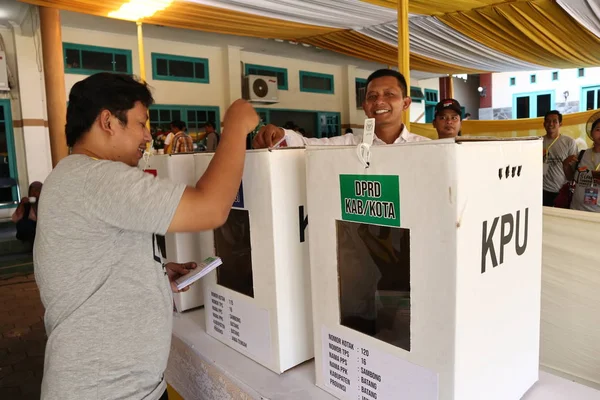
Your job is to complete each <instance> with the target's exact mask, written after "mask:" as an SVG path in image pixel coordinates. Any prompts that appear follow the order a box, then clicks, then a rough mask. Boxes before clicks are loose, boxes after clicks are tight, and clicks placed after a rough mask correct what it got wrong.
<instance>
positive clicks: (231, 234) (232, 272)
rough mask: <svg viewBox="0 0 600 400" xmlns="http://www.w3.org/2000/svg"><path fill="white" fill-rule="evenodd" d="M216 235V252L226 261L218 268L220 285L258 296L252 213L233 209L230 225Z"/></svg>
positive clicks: (220, 229)
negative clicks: (253, 250) (252, 247)
mask: <svg viewBox="0 0 600 400" xmlns="http://www.w3.org/2000/svg"><path fill="white" fill-rule="evenodd" d="M214 234H215V253H216V255H217V256H218V257H221V259H222V260H223V265H221V266H220V267H219V268H217V284H219V285H221V286H224V287H226V288H228V289H231V290H234V291H236V292H238V293H241V294H245V295H246V296H250V297H254V279H253V276H252V249H251V245H250V217H249V214H248V211H247V210H236V209H232V210H231V211H230V212H229V218H227V222H225V224H224V225H223V226H221V227H220V228H217V229H215V231H214Z"/></svg>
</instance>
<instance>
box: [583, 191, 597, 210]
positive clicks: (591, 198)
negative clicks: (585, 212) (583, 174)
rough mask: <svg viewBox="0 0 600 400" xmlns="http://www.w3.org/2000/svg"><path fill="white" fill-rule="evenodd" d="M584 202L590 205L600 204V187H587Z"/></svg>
mask: <svg viewBox="0 0 600 400" xmlns="http://www.w3.org/2000/svg"><path fill="white" fill-rule="evenodd" d="M583 204H586V205H588V206H597V205H598V188H597V187H589V188H587V189H585V194H584V196H583Z"/></svg>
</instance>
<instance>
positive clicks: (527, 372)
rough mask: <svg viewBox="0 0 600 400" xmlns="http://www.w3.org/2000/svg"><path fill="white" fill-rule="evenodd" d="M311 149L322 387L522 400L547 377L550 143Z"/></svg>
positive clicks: (365, 397)
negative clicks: (545, 163) (545, 171)
mask: <svg viewBox="0 0 600 400" xmlns="http://www.w3.org/2000/svg"><path fill="white" fill-rule="evenodd" d="M357 150H358V151H357ZM306 152H307V181H308V182H309V185H308V186H307V192H308V193H307V196H308V199H307V200H308V210H309V218H310V225H309V230H310V237H309V242H310V261H311V272H312V299H313V316H314V318H313V321H314V340H315V365H316V383H317V385H318V386H319V387H321V388H323V389H324V390H326V391H327V392H329V393H331V394H332V395H334V396H336V397H337V398H339V399H349V400H356V399H361V400H372V399H375V400H377V399H399V398H402V399H406V400H481V399H486V400H517V399H520V398H521V397H522V396H523V394H524V393H525V392H526V391H527V390H528V389H529V388H530V387H531V386H532V385H533V384H534V383H535V382H536V381H537V379H538V365H539V340H540V339H539V337H540V290H541V244H542V205H541V204H542V157H541V154H542V143H541V141H540V140H537V139H527V140H525V139H522V140H495V139H490V140H484V139H478V140H467V139H462V140H461V139H460V138H459V139H457V141H456V142H455V141H454V139H452V140H439V141H427V142H419V143H410V144H402V145H389V146H373V147H370V149H364V148H363V149H362V150H361V149H360V148H359V149H357V148H356V147H354V146H352V147H350V146H347V147H332V146H327V147H325V146H323V147H308V148H307V150H306Z"/></svg>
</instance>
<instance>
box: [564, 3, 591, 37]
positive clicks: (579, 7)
mask: <svg viewBox="0 0 600 400" xmlns="http://www.w3.org/2000/svg"><path fill="white" fill-rule="evenodd" d="M556 2H557V3H558V4H559V5H560V6H561V7H562V8H564V9H565V10H566V11H567V12H568V13H569V14H570V15H571V16H572V17H573V18H574V19H575V20H576V21H577V22H579V23H580V24H581V25H583V26H584V27H585V28H586V29H587V30H589V31H590V32H592V33H593V34H594V35H596V36H598V37H600V2H598V0H556Z"/></svg>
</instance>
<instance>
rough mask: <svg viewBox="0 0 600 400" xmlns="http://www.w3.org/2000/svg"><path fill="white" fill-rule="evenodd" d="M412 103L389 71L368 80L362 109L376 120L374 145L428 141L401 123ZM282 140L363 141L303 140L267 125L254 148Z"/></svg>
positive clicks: (351, 139) (295, 143)
mask: <svg viewBox="0 0 600 400" xmlns="http://www.w3.org/2000/svg"><path fill="white" fill-rule="evenodd" d="M411 102H412V100H411V98H410V97H409V95H408V91H407V85H406V79H405V78H404V76H403V75H402V74H401V73H400V72H398V71H394V70H391V69H380V70H377V71H375V72H373V73H372V74H371V75H370V76H369V78H368V79H367V90H366V96H365V100H364V102H363V110H364V112H365V114H366V115H367V118H375V137H374V140H373V145H384V144H392V143H408V142H419V141H422V140H429V139H428V138H426V137H423V136H419V135H415V134H414V133H410V132H409V131H408V129H406V126H405V125H404V122H403V120H402V113H403V112H404V111H405V110H408V108H409V107H410V104H411ZM282 139H285V142H286V143H285V144H286V145H287V146H289V147H302V146H305V145H307V144H309V145H313V144H314V145H357V144H359V143H360V142H361V141H362V138H360V137H358V136H355V135H352V134H346V135H342V136H334V137H330V138H306V137H303V136H302V135H299V134H298V133H296V132H294V131H293V130H291V129H283V128H279V127H277V126H275V125H271V124H269V125H266V126H264V127H262V128H261V129H260V131H259V132H258V134H257V135H256V136H255V137H254V140H253V142H252V146H253V147H254V148H266V147H272V146H273V145H274V144H275V143H278V142H279V141H280V140H282Z"/></svg>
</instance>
